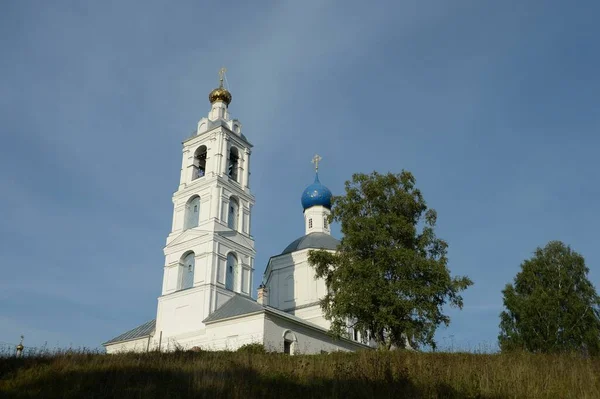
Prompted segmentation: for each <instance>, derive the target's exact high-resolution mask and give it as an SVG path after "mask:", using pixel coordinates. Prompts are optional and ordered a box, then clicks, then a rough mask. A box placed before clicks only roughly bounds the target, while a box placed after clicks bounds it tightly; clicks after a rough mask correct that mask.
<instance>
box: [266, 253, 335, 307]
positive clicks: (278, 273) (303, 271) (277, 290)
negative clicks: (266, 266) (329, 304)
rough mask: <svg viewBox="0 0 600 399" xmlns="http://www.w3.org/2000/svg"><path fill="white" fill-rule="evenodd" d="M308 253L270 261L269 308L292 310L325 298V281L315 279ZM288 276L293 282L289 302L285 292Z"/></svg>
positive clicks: (289, 255)
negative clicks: (291, 295)
mask: <svg viewBox="0 0 600 399" xmlns="http://www.w3.org/2000/svg"><path fill="white" fill-rule="evenodd" d="M309 251H310V250H309V249H306V250H303V251H297V252H293V253H291V254H287V255H282V256H278V257H277V258H273V259H271V270H270V272H269V276H268V279H267V289H268V290H269V305H270V306H273V307H274V308H277V309H282V310H292V309H295V308H297V307H299V306H305V305H311V304H314V303H316V302H318V301H319V299H321V298H322V297H323V296H325V294H326V292H327V287H326V285H325V280H323V279H315V269H314V268H313V267H312V266H310V265H309V264H308V252H309ZM289 276H292V279H293V281H294V286H293V298H292V299H291V300H289V295H288V294H289V293H288V292H286V290H285V288H286V280H288V277H289Z"/></svg>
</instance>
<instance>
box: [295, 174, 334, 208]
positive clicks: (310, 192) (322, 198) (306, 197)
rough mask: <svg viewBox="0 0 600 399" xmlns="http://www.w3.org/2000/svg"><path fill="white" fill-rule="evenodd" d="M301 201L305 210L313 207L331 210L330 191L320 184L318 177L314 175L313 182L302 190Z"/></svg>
mask: <svg viewBox="0 0 600 399" xmlns="http://www.w3.org/2000/svg"><path fill="white" fill-rule="evenodd" d="M301 201H302V208H304V209H305V210H306V209H308V208H310V207H311V206H315V205H321V206H324V207H325V208H328V209H331V191H330V190H329V189H328V188H327V187H325V186H324V185H322V184H321V182H320V181H319V175H315V182H314V183H313V184H311V185H310V186H308V187H306V188H305V189H304V192H303V193H302V198H301Z"/></svg>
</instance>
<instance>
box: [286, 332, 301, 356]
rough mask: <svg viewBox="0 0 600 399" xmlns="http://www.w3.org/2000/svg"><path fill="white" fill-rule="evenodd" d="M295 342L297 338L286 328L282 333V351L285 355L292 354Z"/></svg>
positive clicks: (294, 350)
mask: <svg viewBox="0 0 600 399" xmlns="http://www.w3.org/2000/svg"><path fill="white" fill-rule="evenodd" d="M297 344H298V340H297V339H296V335H295V334H294V333H293V332H291V331H290V330H286V331H285V332H284V333H283V353H285V354H286V355H294V354H295V352H296V345H297Z"/></svg>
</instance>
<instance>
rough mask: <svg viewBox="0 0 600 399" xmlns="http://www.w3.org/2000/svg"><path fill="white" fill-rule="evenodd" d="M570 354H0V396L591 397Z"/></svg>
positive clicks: (599, 392) (590, 373) (592, 365)
mask: <svg viewBox="0 0 600 399" xmlns="http://www.w3.org/2000/svg"><path fill="white" fill-rule="evenodd" d="M599 376H600V359H598V358H582V357H579V356H576V355H533V354H526V353H518V354H471V353H415V352H392V353H380V352H374V351H373V352H362V353H347V354H344V353H335V354H329V355H317V356H291V357H290V356H286V355H282V354H260V353H252V351H246V352H199V353H194V352H175V353H145V354H121V355H104V354H97V353H85V352H77V353H70V352H63V353H56V354H51V355H50V354H40V355H38V356H35V355H33V356H27V357H25V358H20V359H17V358H14V357H6V356H5V357H4V358H1V359H0V397H1V398H187V397H198V398H245V399H246V398H338V397H339V398H600V382H599V381H598V378H599Z"/></svg>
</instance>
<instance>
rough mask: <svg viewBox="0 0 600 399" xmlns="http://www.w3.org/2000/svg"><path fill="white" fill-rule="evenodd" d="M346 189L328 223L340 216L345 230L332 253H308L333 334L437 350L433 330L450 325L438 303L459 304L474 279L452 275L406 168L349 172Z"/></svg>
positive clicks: (336, 200)
mask: <svg viewBox="0 0 600 399" xmlns="http://www.w3.org/2000/svg"><path fill="white" fill-rule="evenodd" d="M345 191H346V193H345V195H343V196H337V197H334V198H333V200H332V208H331V216H330V222H332V221H337V222H340V224H341V230H342V234H343V237H342V240H341V243H340V245H339V246H338V249H337V251H336V253H330V252H327V251H324V250H319V251H310V253H309V257H308V261H309V263H310V264H311V265H312V266H313V267H314V268H315V271H316V273H315V274H316V276H317V277H318V278H323V279H324V280H325V283H326V285H327V288H328V293H327V294H326V295H325V297H324V298H323V299H322V300H321V308H322V309H323V311H324V314H325V317H326V318H327V319H328V320H330V321H331V332H332V333H334V334H335V335H337V336H340V335H344V334H345V332H346V331H347V328H348V327H353V328H354V329H356V330H358V331H360V332H361V333H362V334H363V335H364V334H367V333H368V334H369V335H370V336H371V337H372V338H373V339H374V340H375V341H376V342H377V344H378V346H379V347H380V348H382V349H390V348H391V347H392V346H394V347H405V346H406V344H407V343H408V344H410V346H411V347H412V348H417V347H419V346H421V345H431V346H432V347H433V348H435V341H434V339H433V336H434V333H435V330H436V328H437V327H438V326H439V325H440V324H441V323H444V324H445V325H448V324H449V323H450V318H449V317H448V316H447V315H445V314H444V313H443V312H442V310H443V309H442V307H443V305H444V304H446V303H449V304H450V305H452V306H456V307H458V308H462V303H463V300H462V297H461V296H460V295H459V292H460V291H462V290H464V289H465V288H467V287H468V286H470V285H471V284H472V282H471V280H470V279H469V278H467V277H454V278H452V277H451V276H450V272H449V270H448V268H447V263H448V259H447V257H446V251H447V247H448V245H447V244H446V242H445V241H443V240H441V239H439V238H437V237H436V235H435V232H434V227H435V223H436V217H437V216H436V212H435V210H433V209H428V208H427V205H426V203H425V200H424V199H423V196H422V194H421V192H420V191H419V190H418V189H417V188H416V187H415V178H414V177H413V175H412V174H411V173H410V172H407V171H402V173H400V174H392V173H388V174H386V175H382V174H379V173H377V172H373V173H371V174H370V175H366V174H354V175H353V176H352V181H347V182H346V188H345Z"/></svg>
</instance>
